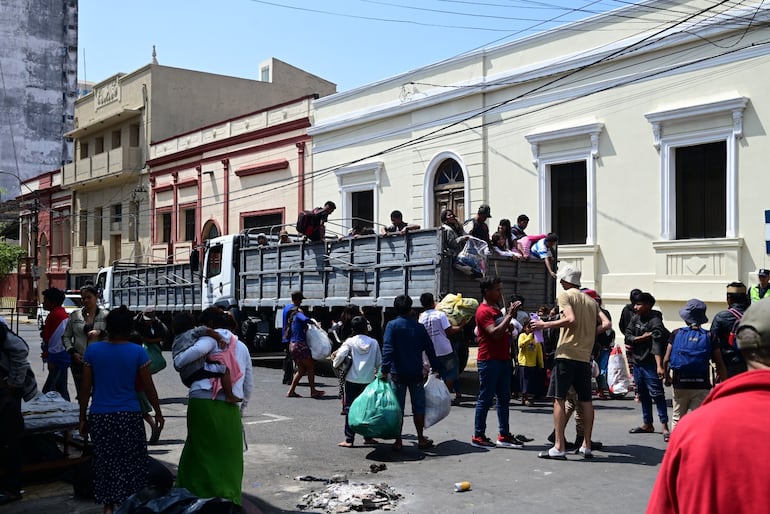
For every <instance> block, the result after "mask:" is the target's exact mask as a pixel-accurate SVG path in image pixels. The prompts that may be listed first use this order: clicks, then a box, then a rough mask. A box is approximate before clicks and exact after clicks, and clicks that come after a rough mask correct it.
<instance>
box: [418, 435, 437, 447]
mask: <svg viewBox="0 0 770 514" xmlns="http://www.w3.org/2000/svg"><path fill="white" fill-rule="evenodd" d="M417 448H419V449H420V450H427V449H428V448H433V440H432V439H428V438H427V437H426V438H425V439H423V440H422V441H421V442H420V443H419V444H418V445H417Z"/></svg>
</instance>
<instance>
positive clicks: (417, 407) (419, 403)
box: [393, 380, 425, 414]
mask: <svg viewBox="0 0 770 514" xmlns="http://www.w3.org/2000/svg"><path fill="white" fill-rule="evenodd" d="M393 388H394V389H395V390H396V398H398V403H399V405H401V412H404V406H405V405H406V390H407V389H408V390H409V399H410V400H411V402H412V414H425V389H424V387H423V383H422V380H420V381H419V382H411V381H410V382H409V383H406V384H404V383H400V382H396V381H395V380H394V381H393Z"/></svg>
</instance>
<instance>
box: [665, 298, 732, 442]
mask: <svg viewBox="0 0 770 514" xmlns="http://www.w3.org/2000/svg"><path fill="white" fill-rule="evenodd" d="M679 315H680V316H681V317H682V320H683V321H684V322H685V323H687V326H686V327H682V328H678V329H676V330H674V331H673V332H672V333H671V338H670V339H669V341H668V348H667V349H666V355H665V357H664V358H663V367H664V368H665V369H666V383H669V382H670V383H671V385H673V387H674V400H673V403H672V405H673V415H672V416H671V430H674V428H675V427H676V424H677V423H678V422H679V418H681V417H682V416H684V415H685V414H687V412H688V411H690V410H695V409H696V408H697V407H698V406H700V404H701V403H703V400H705V399H706V396H707V395H708V393H709V391H710V390H711V373H710V372H711V369H710V367H709V362H710V361H713V362H714V364H716V367H717V373H718V374H719V378H720V379H721V380H724V379H725V378H726V377H727V369H726V368H725V364H724V362H723V361H722V352H720V351H719V344H718V343H717V341H715V340H714V339H712V337H711V334H709V333H708V332H706V330H704V329H703V328H701V325H703V324H704V323H706V322H708V320H709V319H708V317H707V316H706V304H705V303H703V302H702V301H700V300H698V299H696V298H693V299H692V300H688V302H687V304H685V306H684V307H683V308H682V309H680V310H679Z"/></svg>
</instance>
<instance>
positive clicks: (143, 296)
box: [112, 264, 201, 313]
mask: <svg viewBox="0 0 770 514" xmlns="http://www.w3.org/2000/svg"><path fill="white" fill-rule="evenodd" d="M112 305H113V306H116V307H117V306H120V305H125V306H126V307H128V308H129V310H131V311H133V312H141V311H142V309H144V308H145V307H147V306H152V307H154V308H155V310H156V311H158V312H169V313H173V312H179V311H187V312H200V310H201V286H200V278H199V277H197V276H195V275H194V274H193V271H192V269H191V267H190V265H189V264H157V265H155V264H150V265H147V264H143V265H137V266H130V265H121V266H120V267H114V268H113V286H112Z"/></svg>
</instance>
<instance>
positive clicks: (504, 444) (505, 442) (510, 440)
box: [495, 434, 524, 448]
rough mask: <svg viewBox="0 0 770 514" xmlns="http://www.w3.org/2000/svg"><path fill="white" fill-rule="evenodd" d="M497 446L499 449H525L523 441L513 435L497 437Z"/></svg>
mask: <svg viewBox="0 0 770 514" xmlns="http://www.w3.org/2000/svg"><path fill="white" fill-rule="evenodd" d="M495 445H496V446H497V447H498V448H524V445H523V444H522V442H521V441H519V440H518V439H516V438H515V437H513V436H512V435H511V434H506V435H502V434H500V435H499V436H497V442H496V443H495Z"/></svg>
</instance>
